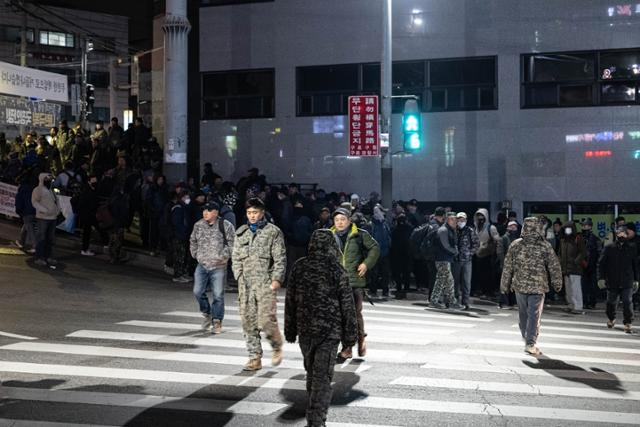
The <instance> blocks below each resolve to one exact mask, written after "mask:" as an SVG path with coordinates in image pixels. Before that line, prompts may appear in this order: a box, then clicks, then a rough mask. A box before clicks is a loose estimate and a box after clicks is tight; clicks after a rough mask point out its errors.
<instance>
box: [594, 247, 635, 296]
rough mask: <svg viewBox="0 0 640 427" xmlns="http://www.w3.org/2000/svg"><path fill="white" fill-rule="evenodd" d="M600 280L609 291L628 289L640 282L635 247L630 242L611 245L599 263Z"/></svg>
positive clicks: (605, 250) (605, 249)
mask: <svg viewBox="0 0 640 427" xmlns="http://www.w3.org/2000/svg"><path fill="white" fill-rule="evenodd" d="M598 279H600V280H604V281H605V282H606V285H607V288H609V289H627V288H631V287H632V286H633V282H637V281H640V268H639V267H638V258H637V253H636V248H635V245H632V244H630V243H629V242H616V243H610V244H608V245H607V246H606V247H605V248H604V251H603V252H602V256H601V257H600V261H599V262H598Z"/></svg>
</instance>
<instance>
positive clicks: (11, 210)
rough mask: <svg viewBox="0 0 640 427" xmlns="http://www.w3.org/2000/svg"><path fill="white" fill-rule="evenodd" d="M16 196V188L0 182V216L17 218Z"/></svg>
mask: <svg viewBox="0 0 640 427" xmlns="http://www.w3.org/2000/svg"><path fill="white" fill-rule="evenodd" d="M16 194H18V187H17V186H15V185H11V184H6V183H4V182H0V215H7V216H13V217H16V218H17V217H18V214H17V213H16Z"/></svg>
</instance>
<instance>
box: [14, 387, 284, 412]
mask: <svg viewBox="0 0 640 427" xmlns="http://www.w3.org/2000/svg"><path fill="white" fill-rule="evenodd" d="M3 397H4V398H6V399H17V400H31V401H34V400H35V401H39V402H56V403H75V404H86V405H103V406H126V407H134V408H162V409H175V410H180V411H202V412H218V413H220V412H228V413H232V414H244V415H270V414H273V413H274V412H276V411H279V410H281V409H283V408H286V407H287V405H285V404H283V403H267V402H250V401H246V400H242V401H239V402H236V403H233V401H229V400H214V399H203V398H194V397H169V396H154V395H147V394H129V393H99V392H86V391H71V390H46V389H37V388H18V387H4V388H3Z"/></svg>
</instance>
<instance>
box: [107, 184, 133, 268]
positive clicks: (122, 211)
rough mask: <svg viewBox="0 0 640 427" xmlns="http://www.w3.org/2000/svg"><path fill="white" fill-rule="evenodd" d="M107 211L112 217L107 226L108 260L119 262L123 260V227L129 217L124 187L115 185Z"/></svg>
mask: <svg viewBox="0 0 640 427" xmlns="http://www.w3.org/2000/svg"><path fill="white" fill-rule="evenodd" d="M108 208H109V212H110V213H111V217H112V218H113V222H112V224H111V227H109V262H110V263H111V264H114V265H116V264H120V263H122V262H124V261H125V257H124V256H123V254H122V246H123V245H124V229H125V226H126V224H127V218H128V217H129V195H128V194H127V193H125V192H124V188H122V187H116V188H115V189H114V191H113V194H112V195H111V197H110V198H109V202H108Z"/></svg>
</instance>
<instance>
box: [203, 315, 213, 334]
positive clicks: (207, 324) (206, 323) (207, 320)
mask: <svg viewBox="0 0 640 427" xmlns="http://www.w3.org/2000/svg"><path fill="white" fill-rule="evenodd" d="M202 317H203V319H202V330H203V331H210V330H211V315H210V314H206V313H202Z"/></svg>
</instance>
